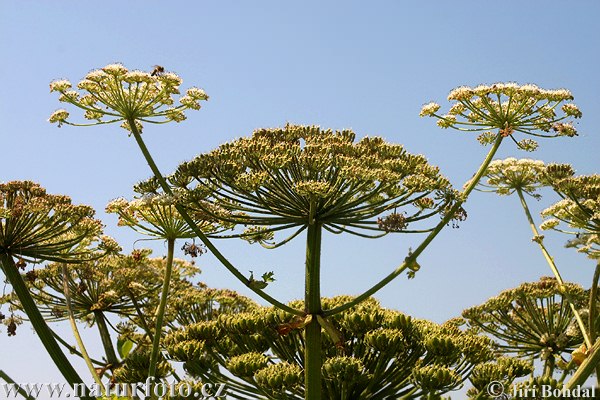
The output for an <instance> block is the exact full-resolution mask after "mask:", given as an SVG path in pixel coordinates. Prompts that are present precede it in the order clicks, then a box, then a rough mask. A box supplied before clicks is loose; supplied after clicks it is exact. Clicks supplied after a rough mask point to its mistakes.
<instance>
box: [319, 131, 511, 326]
mask: <svg viewBox="0 0 600 400" xmlns="http://www.w3.org/2000/svg"><path fill="white" fill-rule="evenodd" d="M502 139H503V137H502V135H500V134H497V136H496V141H495V142H494V144H493V145H492V148H491V149H490V151H489V152H488V154H487V156H486V157H485V159H484V160H483V163H482V164H481V166H480V167H479V169H478V170H477V172H476V173H475V176H473V178H472V179H471V180H470V181H469V182H468V183H467V185H466V187H465V189H464V190H463V191H462V193H461V196H460V198H459V199H458V200H457V201H456V203H455V204H454V205H453V206H452V207H451V208H450V210H448V212H447V213H446V214H445V215H444V218H442V220H441V221H440V223H439V224H438V225H437V226H436V227H435V228H434V229H433V230H432V231H431V233H429V235H427V237H426V238H425V240H423V242H422V243H421V244H420V245H419V247H417V248H416V249H415V251H414V252H413V253H411V254H409V255H408V256H407V257H406V258H405V259H404V262H403V263H402V264H401V265H400V266H399V267H398V268H396V269H395V270H394V271H393V272H392V273H391V274H389V275H388V276H386V277H385V278H383V279H382V280H381V281H379V282H378V283H377V284H375V285H374V286H372V287H371V288H370V289H368V290H367V291H365V292H363V293H362V294H361V295H359V296H357V297H355V298H354V299H353V300H352V301H350V302H348V303H346V304H343V305H341V306H339V307H336V308H332V309H331V310H326V311H325V312H324V315H325V316H331V315H335V314H338V313H340V312H342V311H345V310H347V309H349V308H351V307H354V306H355V305H357V304H359V303H360V302H362V301H364V300H366V299H367V298H369V297H371V296H372V295H374V294H375V293H376V292H378V291H379V290H380V289H381V288H383V287H384V286H386V285H387V284H388V283H390V282H391V281H392V280H394V279H395V278H396V277H398V275H400V274H401V273H402V272H404V270H406V268H408V267H409V266H411V265H413V264H414V262H415V261H416V260H417V257H418V256H419V255H421V253H422V252H423V251H424V250H425V249H426V248H427V246H429V244H430V243H431V242H432V241H433V239H435V237H436V236H437V235H438V234H439V233H440V232H441V230H442V229H444V227H445V226H446V225H447V224H448V223H449V222H450V221H451V220H452V218H454V216H455V213H456V212H457V211H458V210H459V209H460V207H461V206H462V205H463V204H464V202H465V201H466V200H467V198H468V197H469V194H470V193H471V192H472V191H473V189H475V186H477V183H479V181H480V180H481V178H482V177H483V175H484V174H485V171H486V170H487V167H488V165H490V163H491V162H492V159H493V158H494V155H495V154H496V152H497V151H498V148H499V147H500V143H502Z"/></svg>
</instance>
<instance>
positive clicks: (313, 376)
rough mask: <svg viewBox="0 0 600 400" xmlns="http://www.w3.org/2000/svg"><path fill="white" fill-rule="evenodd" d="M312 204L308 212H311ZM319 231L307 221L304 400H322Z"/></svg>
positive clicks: (318, 225) (316, 223)
mask: <svg viewBox="0 0 600 400" xmlns="http://www.w3.org/2000/svg"><path fill="white" fill-rule="evenodd" d="M312 208H313V207H312V204H311V209H312ZM321 232H322V228H321V225H320V224H319V223H318V222H315V221H314V220H312V219H311V221H309V225H308V229H307V235H306V271H305V288H304V306H305V311H306V313H307V314H308V315H310V316H312V319H311V321H310V322H309V323H308V324H307V325H306V326H305V327H304V336H305V348H304V384H305V399H306V400H321V364H322V356H321V325H319V322H318V320H317V315H320V314H321V313H322V311H323V310H322V308H321V278H320V275H321Z"/></svg>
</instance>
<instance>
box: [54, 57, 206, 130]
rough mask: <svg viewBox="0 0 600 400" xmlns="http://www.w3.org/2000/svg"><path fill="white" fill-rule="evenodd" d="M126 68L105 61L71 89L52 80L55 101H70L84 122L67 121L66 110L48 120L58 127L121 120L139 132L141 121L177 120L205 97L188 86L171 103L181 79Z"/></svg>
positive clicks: (197, 105) (199, 90)
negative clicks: (79, 110)
mask: <svg viewBox="0 0 600 400" xmlns="http://www.w3.org/2000/svg"><path fill="white" fill-rule="evenodd" d="M156 71H164V68H162V67H161V69H160V70H158V69H155V71H154V72H153V73H148V72H144V71H137V70H136V71H129V70H128V69H127V68H125V67H124V66H123V65H121V64H109V65H107V66H105V67H104V68H101V69H98V70H94V71H92V72H90V73H88V74H87V75H86V76H85V78H84V79H83V80H82V81H81V82H79V83H78V84H77V89H79V91H77V90H72V86H73V85H72V84H71V82H69V81H68V80H64V79H62V80H56V81H53V82H52V83H50V91H51V92H58V93H60V97H59V101H61V102H63V103H68V104H72V105H74V106H76V107H78V108H80V109H82V110H83V111H85V114H84V117H85V119H87V120H89V121H93V122H90V123H87V124H75V123H72V122H70V121H69V112H68V111H67V110H65V109H60V110H56V111H55V112H54V113H53V114H52V115H51V116H50V118H49V119H48V121H49V122H51V123H57V124H58V126H61V125H62V124H63V123H64V124H70V125H97V124H108V123H114V122H122V125H121V127H122V128H124V129H126V130H128V131H129V132H131V131H132V126H131V124H132V123H134V124H135V128H133V129H136V130H137V132H138V133H141V130H142V122H147V123H153V124H156V123H166V122H170V121H175V122H181V121H183V120H184V119H185V118H186V116H185V110H188V109H192V110H199V109H200V101H205V100H208V96H207V95H206V93H204V91H203V90H201V89H198V88H194V87H193V88H190V89H188V90H187V92H186V94H185V95H183V96H181V97H180V98H179V99H178V102H179V104H178V105H175V99H174V96H175V95H178V94H180V89H179V87H180V86H181V83H182V79H181V78H180V77H179V76H177V75H176V74H174V73H170V72H156Z"/></svg>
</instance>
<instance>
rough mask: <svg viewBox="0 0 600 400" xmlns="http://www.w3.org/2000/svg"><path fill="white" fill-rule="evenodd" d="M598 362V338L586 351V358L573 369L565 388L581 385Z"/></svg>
mask: <svg viewBox="0 0 600 400" xmlns="http://www.w3.org/2000/svg"><path fill="white" fill-rule="evenodd" d="M598 364H600V340H597V341H596V344H594V346H593V347H592V348H591V349H590V351H589V352H588V356H587V358H586V359H585V360H584V361H583V363H582V364H581V365H580V366H579V368H577V371H575V374H573V376H572V377H571V379H570V380H569V382H567V386H566V389H569V390H571V389H574V388H576V387H578V386H581V385H583V384H584V383H585V381H586V380H587V378H589V377H590V375H591V374H592V373H594V369H596V368H597V367H598Z"/></svg>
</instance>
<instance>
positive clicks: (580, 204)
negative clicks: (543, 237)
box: [541, 167, 600, 259]
mask: <svg viewBox="0 0 600 400" xmlns="http://www.w3.org/2000/svg"><path fill="white" fill-rule="evenodd" d="M552 177H553V179H552V180H550V184H551V185H552V187H553V188H554V190H555V191H556V192H558V193H559V194H560V195H561V196H562V197H563V200H561V201H559V202H557V203H555V204H553V205H552V206H550V207H548V208H546V209H545V210H544V211H542V216H543V217H544V218H546V221H544V223H543V224H542V226H541V228H542V229H553V230H556V231H559V232H564V233H568V234H571V235H574V238H573V239H571V240H569V242H568V243H567V246H569V247H574V248H576V249H577V250H578V251H579V252H582V253H585V254H587V255H588V256H589V257H591V258H595V259H599V258H600V175H597V174H593V175H580V176H573V170H572V169H571V170H566V171H565V170H563V169H560V168H557V167H555V168H554V169H553V175H552Z"/></svg>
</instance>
